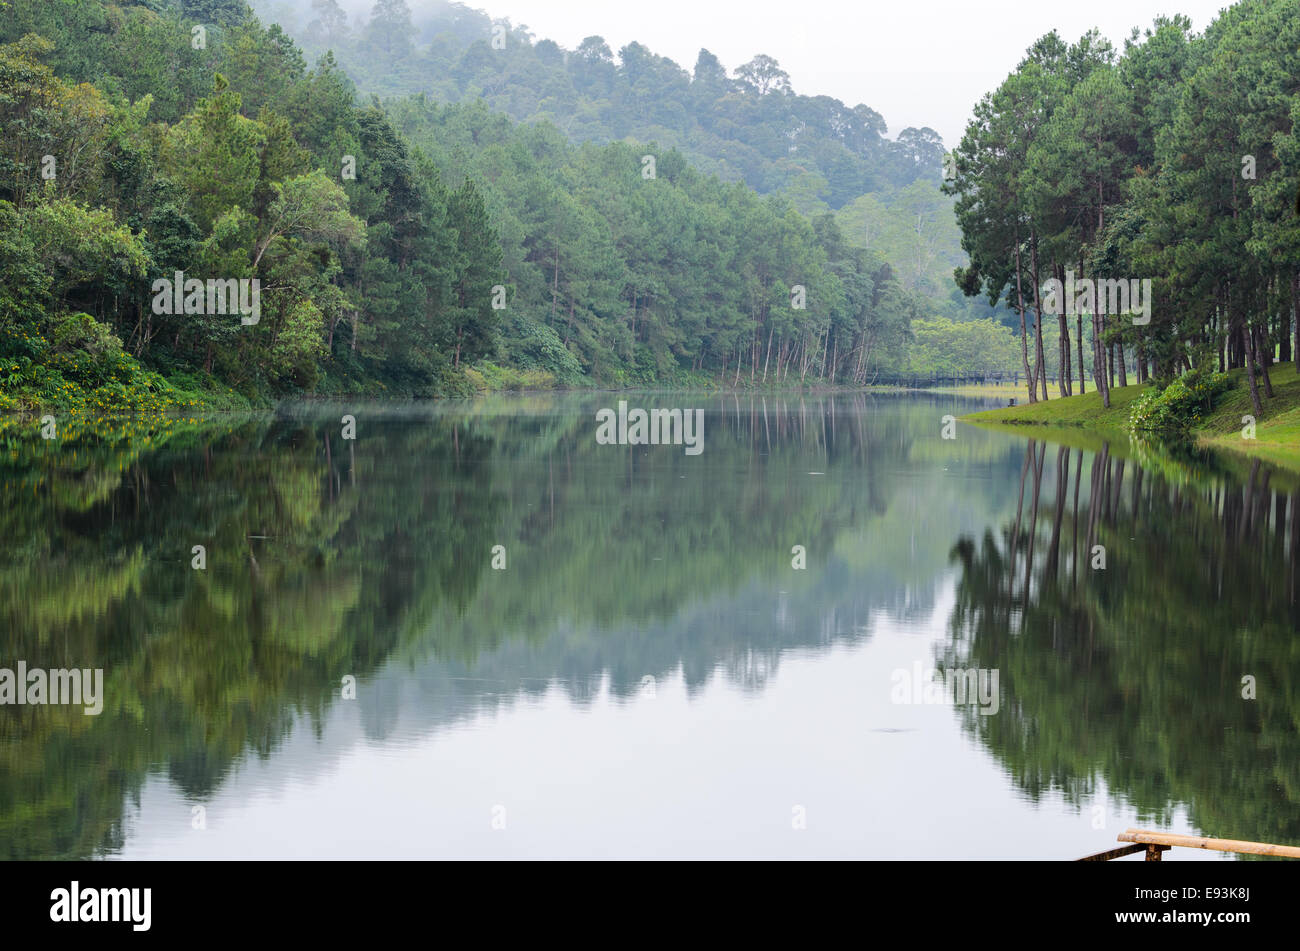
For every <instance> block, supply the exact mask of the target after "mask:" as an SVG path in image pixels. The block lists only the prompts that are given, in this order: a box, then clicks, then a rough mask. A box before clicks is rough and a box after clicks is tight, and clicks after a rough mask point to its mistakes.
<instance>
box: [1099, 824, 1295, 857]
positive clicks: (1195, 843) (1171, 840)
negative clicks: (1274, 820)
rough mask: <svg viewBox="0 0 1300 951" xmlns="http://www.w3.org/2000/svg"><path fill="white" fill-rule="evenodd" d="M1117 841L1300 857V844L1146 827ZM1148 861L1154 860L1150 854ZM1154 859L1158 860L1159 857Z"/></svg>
mask: <svg viewBox="0 0 1300 951" xmlns="http://www.w3.org/2000/svg"><path fill="white" fill-rule="evenodd" d="M1117 841H1119V842H1138V843H1141V844H1143V845H1148V846H1154V845H1163V846H1166V847H1169V846H1175V845H1177V846H1181V847H1183V848H1188V849H1212V850H1214V851H1216V852H1241V853H1245V854H1248V855H1280V856H1285V857H1287V858H1293V859H1300V846H1294V845H1271V844H1269V843H1267V842H1244V841H1242V840H1240V839H1211V838H1207V837H1205V836H1200V835H1174V834H1173V833H1168V832H1148V831H1146V830H1144V829H1129V830H1127V831H1125V832H1122V833H1120V835H1119V837H1118V839H1117ZM1148 861H1153V860H1152V859H1151V858H1150V856H1149V855H1148ZM1154 861H1158V858H1157V859H1155V860H1154Z"/></svg>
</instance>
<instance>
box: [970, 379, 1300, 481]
mask: <svg viewBox="0 0 1300 951" xmlns="http://www.w3.org/2000/svg"><path fill="white" fill-rule="evenodd" d="M1231 376H1232V379H1233V386H1232V389H1230V390H1228V392H1226V393H1225V394H1223V395H1222V396H1220V397H1219V400H1218V402H1217V404H1216V405H1215V407H1214V410H1213V411H1212V412H1211V413H1210V415H1209V416H1207V417H1206V419H1205V421H1204V422H1203V423H1202V424H1201V425H1200V426H1199V427H1198V428H1197V429H1196V430H1195V431H1194V432H1193V436H1195V438H1196V440H1197V442H1198V443H1200V444H1202V445H1208V446H1213V447H1215V448H1216V449H1226V450H1229V451H1231V452H1236V453H1245V454H1247V455H1250V456H1257V457H1259V458H1261V459H1266V460H1268V461H1270V462H1274V463H1277V464H1279V465H1283V466H1286V467H1288V468H1291V469H1296V470H1300V375H1297V373H1296V369H1295V364H1293V363H1286V364H1278V365H1275V366H1274V367H1273V368H1272V370H1271V371H1270V376H1271V377H1272V380H1273V394H1274V395H1273V398H1272V399H1269V398H1268V397H1266V396H1264V394H1263V387H1262V385H1261V388H1260V397H1261V399H1263V401H1264V412H1263V415H1261V416H1259V417H1258V418H1257V421H1256V422H1257V425H1256V433H1255V435H1256V438H1255V439H1254V440H1249V439H1242V438H1241V430H1242V423H1241V418H1242V417H1243V416H1246V415H1254V413H1253V410H1252V409H1251V405H1250V390H1249V388H1248V387H1247V383H1246V372H1245V371H1244V370H1233V371H1232V374H1231ZM1144 389H1145V387H1143V386H1136V385H1135V386H1126V387H1123V388H1120V387H1116V388H1115V389H1113V390H1111V392H1110V409H1103V408H1102V405H1101V396H1100V395H1099V394H1098V393H1097V392H1096V391H1095V390H1093V391H1090V392H1088V393H1086V394H1084V395H1083V396H1069V397H1066V398H1065V399H1056V400H1050V401H1048V402H1046V403H1035V404H1032V405H1030V404H1029V403H1026V404H1024V405H1023V406H1008V407H1004V408H1002V409H990V410H984V411H983V412H979V413H971V414H970V415H968V416H964V417H962V418H963V419H965V420H966V421H968V422H971V423H981V424H996V425H1000V426H1007V425H1013V426H1018V425H1035V426H1046V427H1056V428H1060V427H1067V426H1082V427H1085V428H1087V429H1094V430H1105V431H1110V432H1115V433H1122V432H1124V431H1125V429H1126V424H1127V423H1128V416H1129V408H1130V404H1131V403H1132V402H1133V400H1135V399H1137V397H1138V396H1139V395H1140V394H1141V393H1142V391H1143V390H1144Z"/></svg>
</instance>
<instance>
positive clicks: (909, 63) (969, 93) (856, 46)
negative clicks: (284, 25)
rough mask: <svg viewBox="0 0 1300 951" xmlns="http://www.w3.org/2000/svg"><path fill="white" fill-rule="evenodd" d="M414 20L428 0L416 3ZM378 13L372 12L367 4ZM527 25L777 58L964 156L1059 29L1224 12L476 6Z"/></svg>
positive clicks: (859, 2)
mask: <svg viewBox="0 0 1300 951" xmlns="http://www.w3.org/2000/svg"><path fill="white" fill-rule="evenodd" d="M408 3H409V4H410V6H411V8H412V9H413V10H414V9H417V8H418V7H420V6H422V5H423V0H408ZM366 5H367V6H368V5H369V3H368V2H366ZM466 5H467V6H470V7H476V8H479V9H482V10H485V11H486V12H487V13H488V14H490V15H491V16H493V17H497V18H500V17H509V18H510V20H511V21H512V22H513V23H514V24H516V25H519V24H526V25H527V26H528V27H529V29H530V30H531V31H532V33H533V34H534V36H535V38H536V39H552V40H555V41H556V42H557V43H559V44H560V45H561V46H563V47H564V48H566V49H573V48H574V47H576V46H577V45H578V43H579V42H581V41H582V39H583V37H586V36H590V35H592V34H598V35H600V36H603V37H604V38H605V40H606V41H607V42H608V43H609V45H610V48H611V49H613V50H614V52H615V53H617V52H618V50H619V48H620V47H622V46H625V45H626V44H627V43H629V42H631V41H632V40H637V41H639V42H641V43H643V44H645V45H646V46H647V47H649V48H650V49H651V50H652V51H653V52H655V53H658V54H659V55H662V56H667V57H669V58H670V59H673V60H675V61H676V62H677V63H678V64H679V65H680V66H682V67H684V68H685V69H688V70H689V69H691V68H692V67H693V66H694V65H695V57H696V54H697V53H698V52H699V50H700V47H702V46H703V47H706V48H707V49H709V50H711V51H712V52H713V53H714V54H715V55H716V56H717V57H718V58H719V59H720V60H722V63H723V65H724V66H726V67H727V69H728V70H734V69H735V68H736V67H737V66H739V65H740V64H741V63H744V62H746V61H748V60H749V59H750V58H751V57H753V56H754V54H756V53H767V54H768V55H770V56H773V57H775V58H776V59H777V60H778V61H779V62H780V63H781V66H782V68H784V69H785V71H786V72H788V73H789V74H790V80H791V82H792V83H793V85H794V88H795V91H796V92H799V93H803V94H806V95H829V96H834V97H835V98H837V99H842V100H844V101H845V102H846V103H848V104H849V105H856V104H857V103H859V102H861V103H865V104H866V105H868V106H870V107H871V108H873V109H875V110H876V111H877V112H879V113H880V114H881V115H883V116H884V118H885V121H886V122H887V123H888V125H889V134H890V135H891V136H893V135H897V134H898V132H899V131H901V130H902V129H905V128H906V127H908V126H927V125H928V126H930V127H931V128H933V129H934V130H936V131H937V132H938V133H939V134H940V135H942V136H943V138H944V142H945V143H946V144H947V145H948V146H949V147H952V146H953V145H955V144H956V143H957V141H958V140H959V139H960V137H961V133H962V130H963V129H964V128H965V125H966V120H967V118H968V117H969V115H970V110H971V107H972V106H973V105H974V103H975V102H976V101H978V99H979V97H980V96H981V95H983V94H984V93H985V92H986V91H988V90H990V89H992V88H993V87H995V86H996V85H997V84H998V83H999V82H1001V81H1002V79H1003V78H1004V77H1005V76H1006V74H1007V73H1008V72H1010V71H1011V69H1013V68H1014V67H1015V65H1016V63H1018V62H1019V61H1020V58H1021V56H1022V55H1023V53H1024V51H1025V48H1026V47H1027V46H1029V44H1030V43H1032V42H1033V41H1034V40H1035V39H1036V38H1038V37H1039V36H1041V35H1042V34H1044V33H1046V32H1048V31H1049V30H1051V29H1053V28H1055V29H1056V30H1057V31H1058V32H1060V34H1061V35H1062V36H1063V37H1064V38H1065V39H1066V40H1067V41H1068V42H1074V41H1075V40H1076V39H1078V37H1079V36H1080V35H1081V34H1082V33H1083V32H1084V31H1085V30H1087V29H1088V28H1090V27H1093V26H1096V27H1098V28H1099V29H1100V30H1101V31H1102V33H1103V34H1105V35H1106V36H1108V37H1110V39H1111V41H1112V42H1114V43H1115V44H1116V46H1120V47H1122V44H1123V40H1124V37H1126V36H1127V35H1128V33H1129V30H1130V29H1131V28H1132V27H1134V26H1142V27H1145V26H1148V25H1149V24H1150V23H1151V21H1152V20H1153V19H1154V18H1155V17H1156V16H1158V15H1159V14H1161V13H1165V14H1169V15H1172V14H1175V13H1183V14H1186V15H1187V16H1189V17H1191V19H1192V25H1193V27H1194V29H1196V31H1197V32H1200V31H1202V30H1204V29H1205V27H1206V26H1207V25H1208V24H1209V23H1210V21H1211V20H1212V19H1213V18H1214V17H1215V15H1216V14H1217V13H1218V11H1219V9H1220V8H1222V7H1224V6H1228V5H1229V4H1227V3H1225V2H1224V0H1090V2H1084V3H1077V2H1070V3H1067V2H1064V0H1039V2H1034V0H981V2H972V0H912V2H908V0H901V2H900V0H891V2H887V3H880V2H874V3H873V2H870V0H866V2H863V0H856V2H855V0H466Z"/></svg>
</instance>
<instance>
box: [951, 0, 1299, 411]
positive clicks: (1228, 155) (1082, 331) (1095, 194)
mask: <svg viewBox="0 0 1300 951" xmlns="http://www.w3.org/2000/svg"><path fill="white" fill-rule="evenodd" d="M1297 117H1300V4H1298V3H1297V2H1296V0H1243V2H1241V3H1238V4H1236V5H1234V6H1232V7H1229V8H1227V9H1226V10H1224V11H1223V12H1222V13H1221V14H1220V16H1219V17H1218V18H1217V19H1216V20H1215V21H1214V22H1213V23H1212V24H1210V26H1209V27H1208V29H1206V30H1205V32H1204V33H1202V34H1194V33H1193V32H1192V27H1191V22H1190V21H1189V20H1188V19H1187V18H1186V17H1181V16H1177V17H1169V18H1164V17H1162V18H1160V19H1158V20H1157V21H1156V22H1155V24H1154V25H1153V26H1152V27H1151V28H1150V29H1147V30H1146V31H1144V32H1139V31H1138V30H1136V29H1135V30H1134V31H1133V33H1132V35H1131V36H1130V37H1129V38H1128V40H1127V41H1126V42H1125V44H1124V49H1123V51H1122V52H1121V51H1119V50H1116V49H1115V48H1114V46H1113V45H1112V44H1111V43H1110V42H1108V41H1107V40H1105V39H1104V38H1102V37H1100V36H1099V35H1098V34H1097V33H1096V32H1095V31H1093V32H1090V33H1089V34H1087V35H1085V36H1084V37H1082V38H1081V39H1080V40H1079V41H1078V42H1077V43H1074V44H1073V45H1071V44H1067V43H1066V42H1065V41H1063V40H1062V39H1061V38H1060V37H1059V36H1058V35H1057V34H1056V33H1049V34H1048V35H1046V36H1044V37H1042V38H1041V39H1039V40H1038V41H1037V42H1036V43H1034V44H1033V46H1032V47H1031V48H1030V49H1029V50H1028V52H1027V54H1026V56H1025V58H1024V60H1023V61H1022V62H1021V63H1020V64H1019V66H1018V67H1017V69H1016V70H1015V71H1014V72H1013V73H1012V74H1011V75H1009V76H1008V77H1007V79H1006V80H1005V81H1004V82H1003V83H1002V84H1001V86H999V87H998V88H997V89H996V90H994V91H992V92H990V93H988V94H987V95H986V96H984V97H983V99H982V100H981V101H980V102H979V104H978V105H977V107H976V110H975V118H974V120H973V121H972V122H971V124H970V125H969V126H968V128H967V131H966V134H965V136H964V138H963V139H962V142H961V144H960V146H959V147H958V148H957V150H956V153H955V155H954V157H953V172H954V174H953V178H952V180H951V181H949V182H947V183H946V186H945V188H946V190H947V191H948V192H950V193H951V194H953V195H954V196H955V197H956V198H957V215H958V220H959V222H960V224H961V228H962V233H963V240H962V243H963V246H964V247H965V248H966V250H967V251H968V252H969V254H970V259H971V261H970V264H969V266H967V267H965V268H962V269H961V270H960V271H959V272H958V274H957V278H958V281H959V282H960V283H961V284H962V286H963V288H964V290H965V291H966V292H967V293H969V294H971V295H979V294H983V295H985V296H987V298H988V299H990V300H1005V301H1008V302H1009V303H1010V304H1011V305H1012V306H1013V307H1014V308H1015V310H1016V311H1017V313H1018V314H1019V323H1020V328H1021V335H1020V336H1021V342H1022V345H1023V347H1022V352H1021V362H1022V368H1023V370H1024V372H1025V374H1026V376H1027V377H1029V378H1031V380H1036V381H1037V384H1038V385H1037V386H1035V385H1034V383H1033V382H1031V384H1030V387H1029V393H1030V398H1031V400H1032V399H1035V398H1043V399H1046V398H1047V395H1048V391H1047V378H1048V376H1049V375H1055V376H1056V378H1057V380H1058V386H1059V388H1060V392H1061V394H1062V395H1068V394H1071V393H1073V392H1079V393H1081V392H1084V391H1085V389H1086V387H1085V376H1093V375H1094V373H1093V369H1094V368H1096V369H1098V370H1100V372H1097V373H1095V380H1096V385H1097V386H1099V388H1100V392H1101V398H1102V401H1103V403H1104V405H1105V406H1107V407H1109V406H1110V388H1111V387H1113V386H1115V385H1116V378H1118V385H1119V386H1121V387H1122V386H1126V385H1128V382H1129V373H1130V371H1132V372H1134V373H1135V374H1136V380H1137V382H1139V383H1143V382H1147V381H1152V382H1155V383H1156V384H1158V385H1161V386H1164V385H1166V384H1169V383H1170V381H1172V380H1174V379H1175V378H1178V377H1179V376H1180V375H1183V376H1184V377H1185V378H1190V379H1191V380H1193V381H1195V382H1192V383H1188V382H1184V381H1180V386H1178V387H1175V388H1174V390H1173V391H1175V392H1186V391H1187V390H1188V388H1191V390H1192V391H1194V392H1195V391H1197V388H1198V387H1199V388H1200V390H1201V391H1206V390H1213V388H1214V386H1215V385H1216V384H1215V383H1214V382H1212V381H1213V380H1214V378H1215V376H1216V375H1217V374H1218V373H1220V372H1222V371H1226V370H1232V369H1244V374H1245V376H1246V378H1247V380H1248V385H1249V390H1250V397H1251V403H1252V404H1253V409H1254V413H1255V414H1256V415H1257V416H1258V415H1260V414H1261V413H1263V412H1265V410H1266V408H1267V401H1268V400H1269V399H1270V398H1272V397H1273V395H1274V394H1273V385H1272V380H1271V378H1270V374H1269V367H1270V366H1271V365H1273V364H1274V363H1275V362H1278V361H1283V362H1285V361H1288V360H1291V359H1293V358H1294V359H1295V360H1297V361H1300V324H1297V322H1296V320H1295V317H1296V309H1297V305H1298V304H1300V216H1298V212H1300V205H1298V204H1297V183H1298V181H1300V139H1298V138H1297V134H1296V131H1297V130H1296V127H1295V120H1296V119H1297ZM1071 278H1073V279H1074V280H1076V281H1080V280H1087V281H1107V280H1110V281H1114V280H1124V281H1134V280H1138V279H1141V280H1149V281H1150V282H1151V296H1152V297H1153V298H1154V306H1152V307H1151V311H1150V314H1149V318H1150V320H1149V323H1145V322H1143V321H1138V320H1134V319H1132V317H1131V316H1130V315H1128V314H1126V313H1123V312H1121V313H1116V312H1115V309H1114V308H1111V307H1109V306H1103V299H1104V298H1105V295H1103V294H1102V293H1101V290H1100V287H1098V288H1097V291H1096V293H1095V294H1094V293H1092V292H1091V291H1088V292H1086V293H1085V292H1084V291H1082V290H1081V291H1080V293H1079V296H1078V297H1077V298H1075V299H1074V300H1073V303H1074V304H1076V305H1077V306H1075V307H1073V308H1060V307H1055V308H1054V307H1053V306H1052V301H1051V300H1050V299H1046V300H1045V298H1047V297H1048V296H1049V295H1048V294H1047V293H1046V292H1045V290H1044V289H1045V287H1047V285H1048V282H1050V281H1057V282H1059V285H1054V286H1053V287H1054V288H1055V287H1056V286H1059V287H1061V288H1063V289H1067V290H1066V295H1067V303H1068V302H1070V301H1069V298H1068V295H1069V291H1068V288H1069V283H1068V282H1069V281H1070V280H1071ZM1106 299H1107V300H1108V298H1106ZM1070 310H1073V311H1074V313H1073V314H1071V313H1070ZM1121 310H1122V308H1121ZM1071 316H1072V317H1073V319H1072V320H1071ZM1146 316H1148V315H1145V314H1144V318H1145V317H1146ZM1045 323H1046V324H1047V325H1048V326H1049V327H1052V326H1054V327H1055V329H1056V333H1055V335H1054V340H1052V341H1049V342H1048V343H1047V344H1046V345H1045V344H1044V339H1043V337H1044V324H1045ZM1293 328H1294V330H1295V335H1294V336H1293V333H1292V330H1293ZM1293 340H1294V344H1293ZM1085 351H1086V352H1085Z"/></svg>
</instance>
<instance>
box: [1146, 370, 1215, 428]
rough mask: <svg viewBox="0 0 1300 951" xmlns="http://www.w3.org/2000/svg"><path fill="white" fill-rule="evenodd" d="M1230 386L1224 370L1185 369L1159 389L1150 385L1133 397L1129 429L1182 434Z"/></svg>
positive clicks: (1197, 420)
mask: <svg viewBox="0 0 1300 951" xmlns="http://www.w3.org/2000/svg"><path fill="white" fill-rule="evenodd" d="M1229 386H1231V380H1230V378H1229V377H1228V374H1226V373H1199V372H1193V373H1187V374H1184V375H1183V376H1180V377H1178V378H1177V379H1176V380H1174V381H1173V382H1172V383H1170V384H1169V385H1168V386H1166V387H1165V388H1164V389H1162V390H1157V389H1156V388H1154V387H1152V388H1149V389H1148V390H1147V391H1146V392H1145V393H1143V394H1142V395H1141V396H1139V397H1138V398H1137V399H1136V400H1134V401H1133V405H1132V409H1130V411H1129V430H1130V431H1131V432H1133V433H1140V434H1145V435H1154V436H1185V435H1186V434H1187V433H1188V432H1189V431H1190V430H1192V429H1194V428H1196V427H1197V426H1199V425H1200V424H1201V422H1202V421H1203V420H1204V419H1205V418H1206V417H1207V416H1208V415H1209V414H1210V412H1211V411H1212V410H1213V409H1214V401H1215V399H1217V398H1218V396H1219V395H1220V394H1222V393H1223V392H1224V391H1226V390H1227V389H1228V388H1229Z"/></svg>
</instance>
